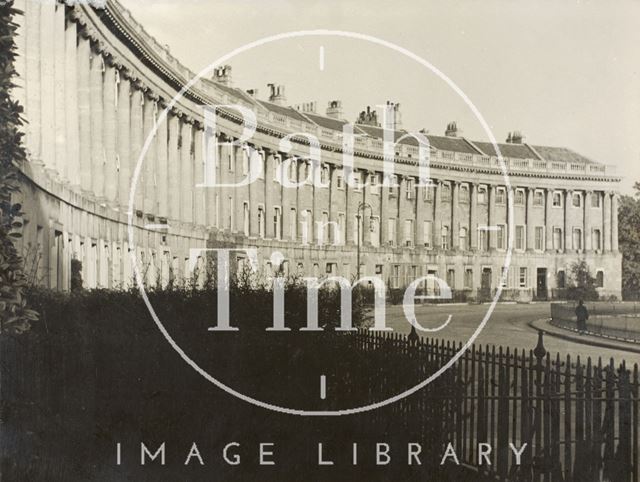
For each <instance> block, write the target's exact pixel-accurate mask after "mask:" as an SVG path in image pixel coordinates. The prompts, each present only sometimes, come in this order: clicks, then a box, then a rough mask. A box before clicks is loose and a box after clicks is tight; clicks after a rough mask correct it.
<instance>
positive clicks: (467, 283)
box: [464, 268, 473, 289]
mask: <svg viewBox="0 0 640 482" xmlns="http://www.w3.org/2000/svg"><path fill="white" fill-rule="evenodd" d="M464 287H465V289H473V270H472V269H471V268H467V269H465V270H464Z"/></svg>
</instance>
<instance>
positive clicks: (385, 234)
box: [331, 174, 426, 246]
mask: <svg viewBox="0 0 640 482" xmlns="http://www.w3.org/2000/svg"><path fill="white" fill-rule="evenodd" d="M383 176H384V174H383ZM331 179H333V176H332V177H331ZM382 179H383V181H384V177H383V178H382ZM331 189H335V186H333V183H332V186H331ZM379 189H380V246H389V227H388V226H389V187H387V186H385V185H384V182H383V183H382V184H381V185H380V188H379ZM425 189H426V188H425ZM336 192H340V191H336Z"/></svg>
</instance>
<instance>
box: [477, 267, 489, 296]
mask: <svg viewBox="0 0 640 482" xmlns="http://www.w3.org/2000/svg"><path fill="white" fill-rule="evenodd" d="M479 295H480V296H479V298H480V300H489V299H491V268H482V277H481V279H480V293H479Z"/></svg>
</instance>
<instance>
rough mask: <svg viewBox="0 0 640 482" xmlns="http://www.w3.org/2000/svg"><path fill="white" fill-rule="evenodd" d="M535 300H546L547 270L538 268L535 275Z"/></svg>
mask: <svg viewBox="0 0 640 482" xmlns="http://www.w3.org/2000/svg"><path fill="white" fill-rule="evenodd" d="M536 298H537V299H539V300H546V299H548V292H547V268H538V270H537V273H536Z"/></svg>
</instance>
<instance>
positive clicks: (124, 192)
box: [118, 71, 131, 209]
mask: <svg viewBox="0 0 640 482" xmlns="http://www.w3.org/2000/svg"><path fill="white" fill-rule="evenodd" d="M130 103H131V87H130V81H129V79H127V78H126V77H125V76H124V75H122V71H121V75H120V83H119V85H118V202H119V203H120V206H121V207H122V208H123V209H125V208H126V207H127V205H128V204H129V189H130V185H131V174H130V156H131V147H130V144H131V105H130Z"/></svg>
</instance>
